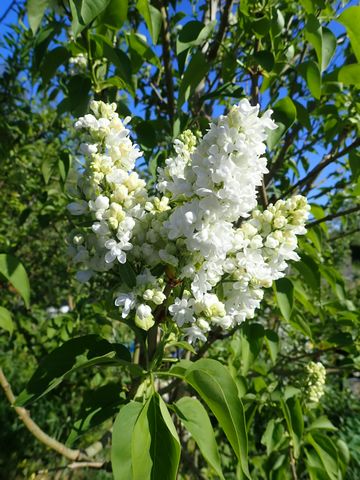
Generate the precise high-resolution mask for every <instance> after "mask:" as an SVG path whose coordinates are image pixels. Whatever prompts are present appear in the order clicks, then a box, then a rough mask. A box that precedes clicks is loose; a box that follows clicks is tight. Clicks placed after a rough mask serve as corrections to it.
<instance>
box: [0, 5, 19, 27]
mask: <svg viewBox="0 0 360 480" xmlns="http://www.w3.org/2000/svg"><path fill="white" fill-rule="evenodd" d="M15 5H16V0H13V1H12V2H11V3H10V5H9V6H8V8H7V9H6V10H5V12H4V13H3V14H2V15H1V17H0V23H2V22H3V21H4V20H5V18H6V17H7V16H8V15H9V13H10V11H11V10H12V9H13V7H14V6H15Z"/></svg>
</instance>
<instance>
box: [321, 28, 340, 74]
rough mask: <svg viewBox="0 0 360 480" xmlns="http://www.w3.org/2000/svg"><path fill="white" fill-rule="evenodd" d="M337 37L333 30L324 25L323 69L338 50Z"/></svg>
mask: <svg viewBox="0 0 360 480" xmlns="http://www.w3.org/2000/svg"><path fill="white" fill-rule="evenodd" d="M336 45H337V43H336V37H335V35H334V34H333V32H332V31H331V30H330V29H329V28H327V27H322V45H321V49H322V50H321V51H322V57H321V70H322V71H324V70H325V69H326V68H327V67H328V66H329V64H330V62H331V59H332V58H333V56H334V54H335V50H336Z"/></svg>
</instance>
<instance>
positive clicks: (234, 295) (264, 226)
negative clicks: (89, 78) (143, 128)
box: [70, 99, 309, 342]
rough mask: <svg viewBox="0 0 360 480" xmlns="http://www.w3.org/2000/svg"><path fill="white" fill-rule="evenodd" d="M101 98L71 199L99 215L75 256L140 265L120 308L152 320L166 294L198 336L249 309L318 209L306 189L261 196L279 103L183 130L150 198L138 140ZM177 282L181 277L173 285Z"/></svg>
mask: <svg viewBox="0 0 360 480" xmlns="http://www.w3.org/2000/svg"><path fill="white" fill-rule="evenodd" d="M92 110H93V113H94V115H86V116H85V117H83V118H80V119H79V121H78V122H77V123H76V128H80V129H81V130H82V131H84V132H85V135H86V136H87V139H86V141H85V142H84V143H83V144H82V146H81V151H82V152H83V154H84V155H85V156H86V157H87V162H86V167H85V171H84V173H81V175H80V179H79V192H80V195H81V200H78V201H77V202H76V203H75V204H71V205H70V210H71V211H72V213H74V214H83V213H85V211H86V212H87V214H88V215H90V216H91V217H92V218H93V219H94V220H96V221H94V223H93V224H92V234H91V235H90V236H87V237H86V239H85V238H84V236H81V235H80V236H81V241H80V240H77V239H76V235H75V237H74V241H73V243H74V244H75V245H73V247H72V248H73V249H74V250H75V251H74V260H75V262H80V261H81V263H82V265H84V264H85V265H86V267H85V268H84V267H83V268H84V270H85V272H87V271H95V270H97V271H99V270H100V271H102V270H107V269H108V268H109V267H110V266H111V265H112V264H113V262H114V261H115V264H116V260H117V261H118V262H120V263H123V262H125V261H129V262H130V264H131V265H132V266H135V269H136V270H137V271H138V272H139V273H140V278H139V276H138V278H137V280H136V286H135V287H134V289H133V290H132V291H131V292H127V293H123V294H118V296H117V297H116V305H117V306H119V307H121V308H122V315H123V317H127V316H128V315H129V314H130V312H131V311H134V314H135V322H136V323H137V324H138V326H141V325H142V328H144V329H148V328H150V327H151V325H152V324H153V323H154V321H155V320H154V312H155V310H156V308H158V306H159V305H160V304H162V303H163V302H164V301H165V300H166V305H167V307H168V312H169V314H170V316H171V317H172V319H173V321H174V322H175V323H176V325H177V326H178V327H179V329H180V330H181V332H183V333H184V334H185V336H186V337H187V338H188V341H189V342H195V341H196V340H202V341H205V340H206V335H207V332H209V331H210V330H211V329H212V328H214V327H217V326H218V327H221V328H223V329H228V328H231V327H232V326H234V325H236V324H239V323H241V322H243V321H244V320H245V319H249V318H252V317H253V316H254V313H255V310H256V309H257V308H259V306H260V302H261V300H262V298H263V289H264V288H267V287H270V286H271V284H272V282H273V281H274V280H276V279H278V278H281V277H283V276H284V274H285V273H284V272H285V270H286V268H287V262H288V261H289V260H298V258H299V257H298V256H297V254H296V253H295V249H296V247H297V235H301V234H304V233H305V227H304V225H305V222H306V219H307V216H308V212H309V207H308V204H307V202H306V199H305V198H303V197H301V196H295V197H292V198H290V199H289V200H286V201H283V200H279V201H277V202H276V203H275V204H274V205H272V204H270V205H269V206H268V207H267V208H266V209H265V210H264V211H262V210H260V209H259V208H257V188H258V187H259V186H260V185H261V182H262V178H263V175H264V174H265V173H267V168H266V158H265V157H264V153H265V148H266V147H265V140H266V138H267V131H268V130H271V129H274V128H276V125H275V124H274V122H273V121H272V120H271V111H270V110H269V111H267V112H266V113H265V114H264V115H263V116H261V117H260V116H259V107H258V106H256V107H252V106H251V105H250V103H249V102H248V101H247V100H246V99H244V100H242V101H241V102H240V103H239V105H236V106H234V107H233V108H232V109H231V110H230V112H229V114H228V115H226V116H221V117H220V118H219V119H218V121H217V122H216V123H212V124H211V125H210V127H209V130H208V132H207V133H206V134H205V135H204V137H203V138H199V135H197V136H195V135H194V134H193V133H192V132H190V131H185V132H184V133H183V134H182V135H181V136H180V138H179V139H177V140H175V142H174V151H175V155H174V156H173V157H171V158H169V159H167V160H166V162H165V166H164V167H163V168H159V171H158V173H159V176H158V184H157V189H158V192H159V196H158V197H153V198H148V197H147V195H146V191H145V189H144V187H145V186H144V182H143V181H142V180H140V179H139V177H138V176H137V175H136V174H135V173H134V172H132V173H130V172H131V170H132V169H133V168H134V161H135V160H136V158H137V157H138V156H139V155H140V152H139V150H138V149H137V148H136V147H135V146H133V144H132V143H131V141H130V139H129V136H128V135H129V132H128V130H127V129H125V127H124V124H123V123H121V121H120V120H119V118H118V116H117V114H116V113H115V108H114V107H113V106H112V105H110V106H109V105H105V104H103V103H101V102H94V103H93V105H92ZM130 158H131V161H130V160H129V159H130ZM130 179H131V180H130ZM129 182H130V183H132V182H133V185H134V187H133V188H132V187H131V188H130V186H129ZM124 187H126V188H124ZM92 235H93V236H92ZM89 246H90V248H89ZM106 250H108V252H107V253H105V255H104V252H105V251H106ZM94 259H95V260H94ZM84 260H85V261H84ZM94 263H95V264H96V265H95V267H94V265H93V264H94ZM159 266H160V267H161V266H163V268H162V269H161V268H160V270H159V269H158V267H159ZM154 269H156V270H157V271H158V272H161V273H160V274H158V275H155V273H153V272H154V271H155V270H154ZM169 272H171V273H169ZM81 276H82V277H84V276H85V277H87V274H85V275H84V274H83V273H82V274H81ZM141 278H143V279H144V278H145V279H146V281H145V280H141ZM170 284H171V285H178V287H176V288H174V287H173V286H171V288H169V289H168V290H169V291H168V292H167V295H165V294H164V291H165V286H166V285H168V286H169V285H170ZM144 285H145V286H146V288H145V287H144ZM166 297H168V298H166Z"/></svg>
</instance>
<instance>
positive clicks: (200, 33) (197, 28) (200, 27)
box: [176, 20, 216, 55]
mask: <svg viewBox="0 0 360 480" xmlns="http://www.w3.org/2000/svg"><path fill="white" fill-rule="evenodd" d="M215 24H216V21H213V22H209V23H208V24H207V25H204V24H203V23H202V22H198V21H196V20H192V21H191V22H188V23H186V24H185V25H184V26H183V27H182V29H181V30H180V32H179V35H178V38H177V40H176V54H177V55H179V54H180V53H182V52H184V51H185V50H188V49H189V48H190V47H194V46H197V45H202V44H203V43H204V42H206V40H207V39H208V38H209V36H210V35H211V33H212V31H213V30H214V27H215Z"/></svg>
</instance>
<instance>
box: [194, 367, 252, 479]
mask: <svg viewBox="0 0 360 480" xmlns="http://www.w3.org/2000/svg"><path fill="white" fill-rule="evenodd" d="M184 380H185V381H186V382H187V383H189V384H190V385H191V386H192V387H193V388H194V389H195V390H196V391H197V392H198V394H199V395H200V396H201V398H202V399H203V400H204V401H205V403H206V404H207V405H208V407H209V408H210V410H211V411H212V412H213V414H214V415H215V417H216V418H217V420H218V422H219V424H220V426H221V427H222V429H223V430H224V432H225V435H226V437H227V438H228V440H229V442H230V444H231V446H232V448H233V449H234V452H235V454H236V456H237V457H238V459H239V462H240V466H241V469H242V472H243V474H244V475H245V477H246V478H250V474H249V470H248V463H247V433H246V427H245V414H244V407H243V405H242V402H241V400H240V398H239V396H238V391H237V387H236V384H235V382H234V380H233V379H232V377H231V375H230V373H229V372H228V370H227V369H226V368H225V367H224V365H222V364H221V363H220V362H217V361H216V360H211V359H201V360H198V361H197V362H195V363H193V364H192V365H191V366H190V367H189V368H188V369H187V370H186V372H185V376H184Z"/></svg>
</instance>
